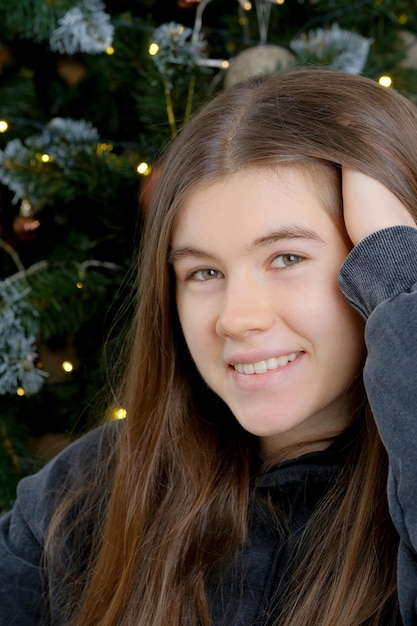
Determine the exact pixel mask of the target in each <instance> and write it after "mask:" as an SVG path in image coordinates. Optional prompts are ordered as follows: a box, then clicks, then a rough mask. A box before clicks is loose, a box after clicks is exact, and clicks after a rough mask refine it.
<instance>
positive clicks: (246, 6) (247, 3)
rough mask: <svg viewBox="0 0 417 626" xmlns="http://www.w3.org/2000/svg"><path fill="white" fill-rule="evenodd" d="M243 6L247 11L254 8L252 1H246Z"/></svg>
mask: <svg viewBox="0 0 417 626" xmlns="http://www.w3.org/2000/svg"><path fill="white" fill-rule="evenodd" d="M243 8H244V9H245V11H250V10H251V8H252V5H251V3H250V2H245V4H244V5H243Z"/></svg>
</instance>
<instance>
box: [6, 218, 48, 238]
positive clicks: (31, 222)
mask: <svg viewBox="0 0 417 626" xmlns="http://www.w3.org/2000/svg"><path fill="white" fill-rule="evenodd" d="M40 225H41V223H40V221H39V220H37V219H36V218H35V217H33V216H29V217H25V216H23V215H17V216H16V217H15V218H14V220H13V231H14V233H15V235H16V236H17V238H18V239H20V240H21V241H31V240H33V239H36V235H37V230H38V228H39V226H40Z"/></svg>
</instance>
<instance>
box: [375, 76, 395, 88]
mask: <svg viewBox="0 0 417 626" xmlns="http://www.w3.org/2000/svg"><path fill="white" fill-rule="evenodd" d="M378 82H379V84H380V85H381V87H391V85H392V78H391V77H390V76H380V78H379V80H378Z"/></svg>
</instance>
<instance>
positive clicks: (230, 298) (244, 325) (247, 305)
mask: <svg viewBox="0 0 417 626" xmlns="http://www.w3.org/2000/svg"><path fill="white" fill-rule="evenodd" d="M274 320H275V312H274V310H273V307H272V304H271V301H270V297H269V294H268V293H267V291H266V287H265V286H264V285H259V284H256V282H255V281H252V282H250V281H248V280H244V281H241V283H239V284H234V285H228V286H227V288H226V289H225V291H224V293H223V298H222V303H221V308H220V312H219V315H218V317H217V321H216V332H217V334H218V335H219V336H220V337H235V338H237V337H243V336H245V335H247V334H250V333H255V332H262V331H265V330H267V329H269V328H270V327H271V326H272V324H273V323H274Z"/></svg>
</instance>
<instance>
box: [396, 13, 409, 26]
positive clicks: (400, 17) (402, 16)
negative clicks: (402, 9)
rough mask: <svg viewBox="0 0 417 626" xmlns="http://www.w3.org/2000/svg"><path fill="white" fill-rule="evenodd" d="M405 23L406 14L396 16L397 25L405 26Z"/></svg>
mask: <svg viewBox="0 0 417 626" xmlns="http://www.w3.org/2000/svg"><path fill="white" fill-rule="evenodd" d="M407 22H408V15H407V14H406V13H401V15H399V16H398V23H399V24H407Z"/></svg>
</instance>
